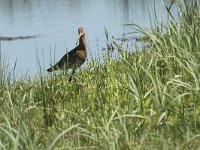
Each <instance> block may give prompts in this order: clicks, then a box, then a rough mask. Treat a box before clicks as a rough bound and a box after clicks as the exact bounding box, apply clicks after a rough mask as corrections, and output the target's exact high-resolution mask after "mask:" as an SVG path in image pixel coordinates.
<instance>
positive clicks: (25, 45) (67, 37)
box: [0, 0, 165, 75]
mask: <svg viewBox="0 0 200 150" xmlns="http://www.w3.org/2000/svg"><path fill="white" fill-rule="evenodd" d="M153 1H154V0H0V35H1V36H25V35H37V34H40V35H41V37H40V38H37V39H29V40H17V41H1V51H2V52H1V53H3V55H4V57H6V58H7V59H9V66H10V68H12V67H13V66H14V64H15V62H16V64H17V67H16V68H17V71H18V73H22V74H24V73H26V72H28V73H29V74H31V75H35V74H37V72H38V67H37V59H36V58H39V60H40V62H41V65H42V67H43V68H44V69H46V68H48V67H49V64H50V62H52V60H54V58H55V61H57V60H59V59H60V58H61V56H62V55H64V53H65V52H66V49H67V50H71V49H72V48H74V47H75V44H76V39H77V28H78V27H80V26H83V27H85V28H86V31H87V40H88V48H89V53H90V57H98V56H99V55H102V52H101V49H102V48H103V47H105V44H106V38H105V34H104V27H106V28H107V29H108V31H109V33H110V35H113V36H114V37H116V38H117V37H121V35H122V34H123V33H124V32H125V33H127V32H129V31H130V29H129V28H127V27H126V28H125V29H124V26H123V24H126V23H130V22H134V23H136V24H139V25H142V26H145V27H150V20H149V12H148V8H150V9H151V8H152V6H153ZM155 1H156V8H157V11H158V17H159V18H162V16H165V15H164V14H165V13H164V12H165V11H164V8H163V6H162V2H161V1H160V0H155ZM162 19H163V18H162ZM50 54H51V55H52V56H51V55H50ZM38 55H39V57H38Z"/></svg>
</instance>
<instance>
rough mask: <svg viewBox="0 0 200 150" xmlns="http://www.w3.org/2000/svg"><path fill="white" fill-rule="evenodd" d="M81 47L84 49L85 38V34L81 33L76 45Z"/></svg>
mask: <svg viewBox="0 0 200 150" xmlns="http://www.w3.org/2000/svg"><path fill="white" fill-rule="evenodd" d="M78 46H79V47H80V48H81V49H84V50H86V38H85V34H84V35H82V36H81V37H80V38H79V45H78Z"/></svg>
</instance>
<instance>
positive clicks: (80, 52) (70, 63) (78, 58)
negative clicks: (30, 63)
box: [47, 27, 87, 81]
mask: <svg viewBox="0 0 200 150" xmlns="http://www.w3.org/2000/svg"><path fill="white" fill-rule="evenodd" d="M85 36H86V33H85V30H84V28H83V27H80V28H79V29H78V40H77V41H79V44H78V45H77V46H76V47H75V48H74V49H72V50H71V51H69V52H68V53H66V54H65V55H64V56H63V57H62V58H61V59H60V60H59V61H58V62H57V63H56V64H55V65H53V66H51V67H50V68H49V69H47V71H48V72H52V71H56V70H65V69H66V70H68V69H72V75H73V74H74V73H75V70H76V69H77V68H79V67H80V66H81V65H82V64H83V63H84V62H85V61H86V58H87V48H86V37H85ZM71 77H72V76H71ZM71 77H70V79H69V81H71Z"/></svg>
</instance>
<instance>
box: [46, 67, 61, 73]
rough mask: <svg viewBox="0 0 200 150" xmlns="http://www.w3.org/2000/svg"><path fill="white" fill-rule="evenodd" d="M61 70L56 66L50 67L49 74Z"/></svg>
mask: <svg viewBox="0 0 200 150" xmlns="http://www.w3.org/2000/svg"><path fill="white" fill-rule="evenodd" d="M58 69H59V68H58V67H57V65H54V66H52V67H50V68H49V69H47V71H48V72H52V71H55V70H58Z"/></svg>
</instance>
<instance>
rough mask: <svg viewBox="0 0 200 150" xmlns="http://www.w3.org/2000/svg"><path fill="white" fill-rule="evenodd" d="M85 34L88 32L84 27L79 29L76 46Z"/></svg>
mask: <svg viewBox="0 0 200 150" xmlns="http://www.w3.org/2000/svg"><path fill="white" fill-rule="evenodd" d="M85 34H86V32H85V29H84V28H83V27H80V28H78V39H77V42H76V45H77V44H78V41H79V39H80V38H81V37H82V36H83V35H85Z"/></svg>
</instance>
